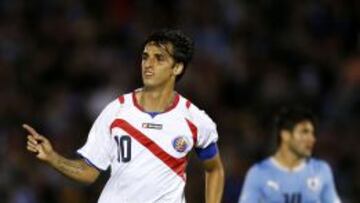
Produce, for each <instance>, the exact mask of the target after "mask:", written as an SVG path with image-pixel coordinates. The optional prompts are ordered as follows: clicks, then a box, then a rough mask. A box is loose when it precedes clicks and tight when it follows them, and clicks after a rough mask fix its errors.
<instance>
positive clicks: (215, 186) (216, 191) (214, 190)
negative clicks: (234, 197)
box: [205, 167, 224, 203]
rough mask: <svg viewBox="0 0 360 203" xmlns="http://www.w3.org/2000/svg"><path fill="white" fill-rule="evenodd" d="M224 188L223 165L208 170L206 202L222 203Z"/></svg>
mask: <svg viewBox="0 0 360 203" xmlns="http://www.w3.org/2000/svg"><path fill="white" fill-rule="evenodd" d="M223 189H224V170H223V168H222V167H218V168H215V169H213V170H211V171H206V188H205V200H206V203H220V202H221V197H222V194H223Z"/></svg>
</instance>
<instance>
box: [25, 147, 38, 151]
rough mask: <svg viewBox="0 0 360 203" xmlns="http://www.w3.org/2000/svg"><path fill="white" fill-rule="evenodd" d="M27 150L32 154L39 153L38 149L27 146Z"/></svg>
mask: <svg viewBox="0 0 360 203" xmlns="http://www.w3.org/2000/svg"><path fill="white" fill-rule="evenodd" d="M26 149H27V150H28V151H30V152H38V151H37V149H36V148H34V147H31V146H27V147H26Z"/></svg>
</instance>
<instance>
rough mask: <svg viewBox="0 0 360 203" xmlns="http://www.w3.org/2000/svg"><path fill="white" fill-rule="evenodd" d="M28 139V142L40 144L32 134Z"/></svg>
mask: <svg viewBox="0 0 360 203" xmlns="http://www.w3.org/2000/svg"><path fill="white" fill-rule="evenodd" d="M27 139H28V142H31V143H32V144H34V145H36V144H38V141H37V140H36V139H35V138H34V136H32V135H28V136H27Z"/></svg>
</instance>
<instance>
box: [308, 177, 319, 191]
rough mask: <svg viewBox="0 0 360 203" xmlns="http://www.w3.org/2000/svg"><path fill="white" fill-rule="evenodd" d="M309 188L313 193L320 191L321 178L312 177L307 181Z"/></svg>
mask: <svg viewBox="0 0 360 203" xmlns="http://www.w3.org/2000/svg"><path fill="white" fill-rule="evenodd" d="M306 184H307V186H308V188H309V189H310V190H312V191H318V190H319V189H320V179H319V177H312V178H308V179H307V180H306Z"/></svg>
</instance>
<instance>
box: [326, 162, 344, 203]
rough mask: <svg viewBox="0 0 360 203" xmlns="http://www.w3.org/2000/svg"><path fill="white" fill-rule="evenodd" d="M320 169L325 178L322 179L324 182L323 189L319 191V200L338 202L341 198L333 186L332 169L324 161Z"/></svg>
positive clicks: (329, 202)
mask: <svg viewBox="0 0 360 203" xmlns="http://www.w3.org/2000/svg"><path fill="white" fill-rule="evenodd" d="M322 170H323V171H322V174H324V178H325V180H324V182H325V184H324V189H323V191H322V193H321V200H322V201H321V202H324V203H340V202H341V200H340V198H339V196H338V194H337V191H336V188H335V181H334V176H333V173H332V170H331V168H330V166H329V165H328V164H327V163H326V162H323V167H322Z"/></svg>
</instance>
